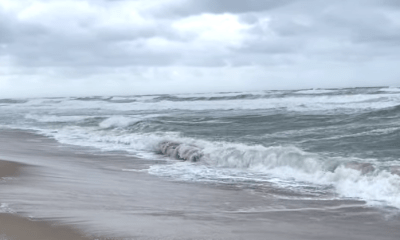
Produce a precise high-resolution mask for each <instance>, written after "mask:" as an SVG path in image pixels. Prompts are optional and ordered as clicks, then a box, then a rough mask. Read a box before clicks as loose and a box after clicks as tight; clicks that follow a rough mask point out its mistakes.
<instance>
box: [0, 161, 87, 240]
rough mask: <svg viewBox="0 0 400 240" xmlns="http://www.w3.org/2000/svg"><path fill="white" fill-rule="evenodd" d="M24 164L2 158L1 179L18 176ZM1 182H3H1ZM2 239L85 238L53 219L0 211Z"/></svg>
mask: <svg viewBox="0 0 400 240" xmlns="http://www.w3.org/2000/svg"><path fill="white" fill-rule="evenodd" d="M23 167H24V165H23V164H19V163H14V162H9V161H3V160H0V179H1V178H4V177H17V176H18V175H19V174H20V173H21V171H20V170H21V169H22V168H23ZM0 184H1V183H0ZM0 239H10V240H55V239H57V240H64V239H65V240H71V239H74V240H81V239H82V240H84V239H94V238H89V237H85V236H84V235H83V234H82V233H79V232H78V231H76V230H74V229H72V228H71V227H69V226H61V225H57V223H56V222H52V221H34V220H30V219H26V218H23V217H21V216H18V215H13V214H9V213H0Z"/></svg>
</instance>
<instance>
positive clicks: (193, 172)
mask: <svg viewBox="0 0 400 240" xmlns="http://www.w3.org/2000/svg"><path fill="white" fill-rule="evenodd" d="M0 113H1V114H0V127H1V128H3V129H18V130H24V131H34V132H36V133H38V134H41V135H43V136H46V137H48V138H50V139H54V140H56V141H57V142H58V143H60V144H64V145H65V144H66V145H68V146H80V147H86V148H87V149H90V151H93V152H97V153H99V152H103V153H107V154H111V153H112V154H114V155H120V156H125V157H128V158H132V159H136V160H132V161H137V159H139V160H140V161H141V162H142V163H143V162H144V163H145V167H143V168H137V167H135V166H129V165H124V166H121V167H120V168H119V170H121V171H122V172H123V176H124V177H125V178H129V174H137V173H138V172H140V174H145V175H148V176H155V177H157V179H159V180H160V181H165V182H178V183H184V184H195V185H196V184H197V185H201V184H208V185H218V186H230V187H232V186H233V187H237V188H241V189H251V190H254V191H260V192H265V193H270V194H269V196H272V197H273V198H276V199H280V200H299V201H311V200H312V201H313V203H315V202H316V203H318V202H321V204H322V203H323V202H326V201H334V200H343V201H362V202H364V203H365V204H366V205H367V206H371V207H373V208H385V207H389V208H393V209H400V88H396V87H377V88H349V89H310V90H291V91H257V92H229V93H199V94H174V95H144V96H139V95H138V96H111V97H110V96H107V97H102V96H94V97H66V98H35V99H0ZM114 155H113V156H114ZM113 160H114V158H110V159H107V158H102V161H103V162H107V164H106V165H107V166H110V165H113ZM102 164H103V163H102ZM77 166H78V165H77ZM116 166H118V165H116ZM128 182H129V181H127V183H126V184H128ZM103 184H105V185H107V186H112V181H111V180H110V182H107V183H103ZM123 184H124V183H121V182H118V186H119V187H121V186H122V185H123ZM126 187H129V186H128V185H127V186H126ZM26 204H27V203H26Z"/></svg>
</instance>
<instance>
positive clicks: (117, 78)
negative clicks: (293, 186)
mask: <svg viewBox="0 0 400 240" xmlns="http://www.w3.org/2000/svg"><path fill="white" fill-rule="evenodd" d="M398 66H400V4H399V3H398V1H395V0H383V1H382V0H347V1H345V0H337V1H319V0H283V1H273V0H249V1H241V0H219V1H211V0H202V1H198V0H153V1H144V0H136V1H128V0H59V1H50V0H19V1H14V0H0V97H24V96H29V97H35V96H68V95H125V94H148V93H179V92H208V91H246V90H260V89H296V88H331V87H356V86H382V85H385V86H387V85H389V86H398V85H400V68H399V67H398Z"/></svg>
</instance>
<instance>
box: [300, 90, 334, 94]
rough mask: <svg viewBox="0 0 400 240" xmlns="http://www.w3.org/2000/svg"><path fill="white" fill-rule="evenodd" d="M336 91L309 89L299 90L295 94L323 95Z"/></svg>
mask: <svg viewBox="0 0 400 240" xmlns="http://www.w3.org/2000/svg"><path fill="white" fill-rule="evenodd" d="M336 91H337V90H328V89H309V90H301V91H297V92H296V93H297V94H323V93H332V92H336Z"/></svg>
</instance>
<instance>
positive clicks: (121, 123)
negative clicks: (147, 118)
mask: <svg viewBox="0 0 400 240" xmlns="http://www.w3.org/2000/svg"><path fill="white" fill-rule="evenodd" d="M140 120H141V119H140V118H139V119H138V118H136V119H135V118H130V117H124V116H114V117H110V118H107V119H106V120H104V121H102V122H101V123H100V124H99V126H100V127H101V128H110V127H120V128H124V127H127V126H129V125H131V124H133V123H137V122H139V121H140Z"/></svg>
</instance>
